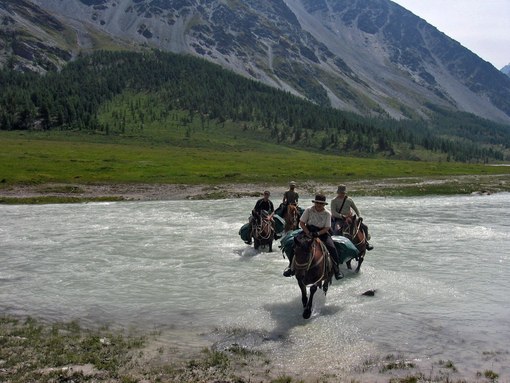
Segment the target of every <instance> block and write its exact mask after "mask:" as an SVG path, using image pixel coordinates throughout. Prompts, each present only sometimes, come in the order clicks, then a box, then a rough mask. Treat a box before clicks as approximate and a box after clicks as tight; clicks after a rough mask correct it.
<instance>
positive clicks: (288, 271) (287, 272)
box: [283, 264, 296, 277]
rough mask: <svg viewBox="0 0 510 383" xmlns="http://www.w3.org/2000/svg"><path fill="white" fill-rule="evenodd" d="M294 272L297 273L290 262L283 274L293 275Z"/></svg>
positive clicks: (285, 275)
mask: <svg viewBox="0 0 510 383" xmlns="http://www.w3.org/2000/svg"><path fill="white" fill-rule="evenodd" d="M294 274H296V273H295V272H294V270H292V268H291V267H290V264H289V266H287V268H286V269H285V270H284V271H283V276H284V277H292V276H293V275H294Z"/></svg>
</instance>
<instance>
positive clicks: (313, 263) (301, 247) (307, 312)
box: [292, 237, 334, 319]
mask: <svg viewBox="0 0 510 383" xmlns="http://www.w3.org/2000/svg"><path fill="white" fill-rule="evenodd" d="M301 238H302V239H300V240H296V241H295V245H294V257H293V258H292V268H293V270H294V272H295V276H296V279H297V281H298V284H299V288H300V289H301V301H302V302H303V308H304V310H303V318H305V319H308V318H310V316H311V315H312V304H313V296H314V294H315V292H316V291H317V288H321V289H322V290H323V291H324V294H326V293H327V291H328V286H329V285H330V284H331V277H332V276H333V274H334V272H333V261H332V259H331V257H330V255H329V253H328V250H327V249H326V247H325V246H324V245H323V244H322V242H321V240H320V239H318V238H314V239H306V237H301ZM307 286H310V296H309V297H308V296H307V291H306V288H307Z"/></svg>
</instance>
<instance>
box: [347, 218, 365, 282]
mask: <svg viewBox="0 0 510 383" xmlns="http://www.w3.org/2000/svg"><path fill="white" fill-rule="evenodd" d="M362 222H363V219H362V218H358V217H356V215H351V216H348V217H346V218H345V222H344V224H343V225H342V227H341V235H343V236H344V237H346V238H348V239H350V240H351V242H352V243H353V245H354V246H356V248H357V249H358V252H359V254H358V256H357V257H356V261H358V267H356V270H355V272H356V273H359V270H360V268H361V264H362V263H363V260H364V259H365V253H366V252H367V237H366V235H365V231H364V230H363V229H362V228H361V224H362ZM346 265H347V268H348V269H349V270H351V269H352V266H351V260H348V261H347V263H346Z"/></svg>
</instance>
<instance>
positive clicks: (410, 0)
mask: <svg viewBox="0 0 510 383" xmlns="http://www.w3.org/2000/svg"><path fill="white" fill-rule="evenodd" d="M392 1H393V2H395V3H397V4H400V5H401V6H403V7H404V8H406V9H408V10H409V11H411V12H413V13H414V14H415V15H417V16H419V17H421V18H422V19H424V20H426V21H427V22H428V23H429V24H432V25H433V26H435V27H436V28H437V29H439V30H440V31H441V32H444V33H445V34H446V35H448V36H449V37H451V38H452V39H454V40H457V41H458V42H459V43H461V44H462V45H463V46H465V47H466V48H468V49H469V50H471V51H472V52H474V53H476V54H477V55H478V56H480V57H481V58H482V59H484V60H485V61H488V62H490V63H491V64H492V65H494V66H495V67H496V68H497V69H501V68H503V67H504V66H505V65H507V64H510V0H392Z"/></svg>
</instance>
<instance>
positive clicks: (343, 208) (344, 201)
mask: <svg viewBox="0 0 510 383" xmlns="http://www.w3.org/2000/svg"><path fill="white" fill-rule="evenodd" d="M336 192H337V197H336V198H334V199H333V200H332V201H331V215H332V216H333V233H334V234H337V233H336V230H335V229H336V227H340V228H342V227H343V226H344V225H345V223H346V221H345V220H346V218H347V217H350V216H351V215H352V212H351V211H354V213H356V214H357V216H358V218H360V219H361V220H362V218H361V214H360V212H359V209H358V207H357V206H356V204H355V203H354V201H353V200H352V198H351V197H349V196H348V195H347V194H346V193H347V187H346V186H345V185H340V186H338V189H337V191H336ZM361 229H362V230H363V231H364V232H365V236H366V238H367V250H368V251H370V250H372V249H373V248H374V247H373V246H371V245H370V244H369V243H368V240H369V239H370V236H369V235H368V227H367V225H365V224H364V223H363V220H362V222H361Z"/></svg>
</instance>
